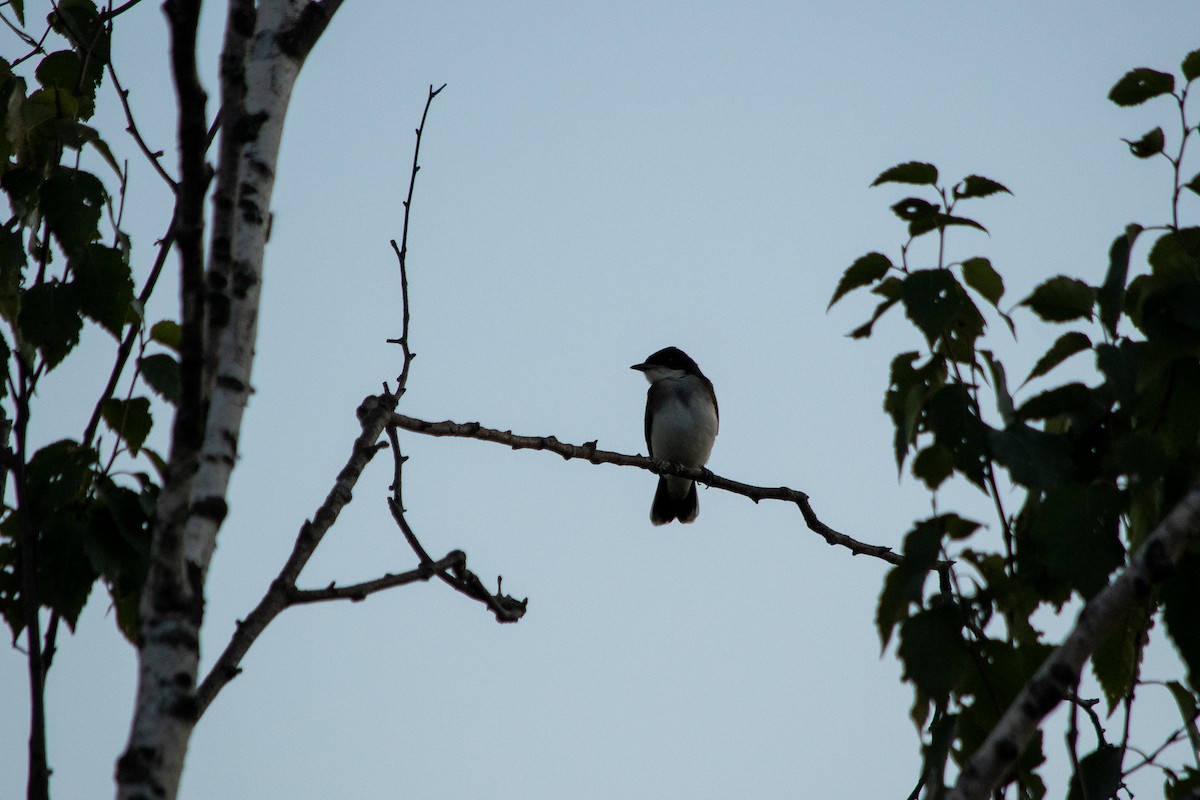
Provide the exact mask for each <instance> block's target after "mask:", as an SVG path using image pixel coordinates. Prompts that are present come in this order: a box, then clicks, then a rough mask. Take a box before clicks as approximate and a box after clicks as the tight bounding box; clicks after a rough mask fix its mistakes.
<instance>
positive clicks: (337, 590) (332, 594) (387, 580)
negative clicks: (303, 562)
mask: <svg viewBox="0 0 1200 800" xmlns="http://www.w3.org/2000/svg"><path fill="white" fill-rule="evenodd" d="M466 563H467V554H466V553H464V552H463V551H462V550H452V551H450V552H449V553H447V554H446V555H444V556H442V557H441V558H440V559H439V560H437V561H430V562H429V563H427V564H422V565H421V566H419V567H417V568H416V569H412V570H409V571H408V572H401V573H399V574H392V573H390V572H389V573H388V574H386V575H384V576H383V577H382V578H376V579H375V580H372V581H363V582H362V583H352V584H349V585H347V586H338V585H337V584H333V583H331V584H329V585H328V586H326V587H325V588H324V589H294V590H293V591H291V592H290V593H289V594H288V605H299V604H301V603H320V602H324V601H328V600H349V601H350V602H352V603H357V602H359V601H360V600H365V599H366V598H367V597H368V596H370V595H373V594H375V593H376V592H382V591H384V590H386V589H392V588H395V587H396V586H404V585H406V584H409V583H416V582H417V581H427V580H429V579H430V578H432V577H433V576H434V575H435V574H436V573H438V572H443V571H445V570H448V569H461V568H462V567H463V566H465V565H466Z"/></svg>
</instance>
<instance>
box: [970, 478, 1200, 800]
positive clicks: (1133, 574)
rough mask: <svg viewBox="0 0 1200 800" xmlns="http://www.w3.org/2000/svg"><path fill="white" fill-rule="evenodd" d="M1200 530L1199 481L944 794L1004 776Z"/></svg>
mask: <svg viewBox="0 0 1200 800" xmlns="http://www.w3.org/2000/svg"><path fill="white" fill-rule="evenodd" d="M1197 531H1200V483H1198V484H1196V485H1194V486H1192V488H1191V489H1190V490H1188V492H1187V494H1186V495H1184V497H1183V499H1182V500H1180V501H1179V503H1178V504H1176V506H1175V508H1173V509H1172V510H1171V513H1170V514H1168V515H1167V516H1166V518H1164V519H1163V521H1162V522H1161V523H1159V525H1158V527H1157V528H1155V529H1154V532H1153V533H1152V534H1151V535H1150V536H1149V538H1147V539H1146V541H1145V542H1144V543H1143V544H1142V546H1141V547H1140V548H1138V550H1137V553H1135V554H1134V557H1133V560H1132V561H1131V562H1130V564H1129V566H1128V567H1127V568H1126V569H1125V571H1124V572H1122V573H1121V574H1120V575H1119V576H1117V578H1115V579H1114V580H1113V582H1112V583H1110V584H1109V585H1108V586H1106V587H1105V588H1104V589H1103V590H1101V591H1100V593H1099V594H1097V595H1096V596H1095V597H1093V598H1092V599H1091V600H1089V601H1088V602H1087V604H1086V605H1084V607H1083V609H1082V610H1081V611H1080V612H1079V616H1078V618H1077V619H1076V621H1075V627H1074V628H1072V629H1071V631H1070V633H1068V634H1067V637H1066V638H1065V639H1064V640H1063V642H1062V644H1060V645H1059V646H1058V649H1056V650H1055V651H1054V653H1053V654H1052V655H1051V656H1050V657H1049V658H1048V659H1046V662H1045V663H1044V664H1042V666H1041V667H1040V668H1039V669H1038V671H1037V672H1036V673H1035V674H1034V676H1033V677H1032V678H1030V680H1029V682H1028V683H1027V684H1025V687H1024V688H1023V689H1022V690H1021V693H1020V694H1018V695H1017V698H1016V699H1015V700H1014V701H1013V703H1012V705H1011V706H1009V708H1008V710H1007V711H1006V712H1004V716H1003V717H1001V718H1000V721H999V722H998V723H997V724H996V727H994V728H993V729H992V731H991V733H990V734H988V737H987V739H986V740H985V741H984V743H983V744H982V745H981V746H980V747H979V749H978V750H977V751H975V753H974V755H972V756H971V758H970V759H969V760H968V761H967V763H966V764H964V765H963V768H962V771H961V772H960V773H959V776H958V783H957V785H956V786H955V787H954V789H953V790H952V791H951V792H950V793H949V794H948V795H947V800H985V798H987V797H988V796H989V795H990V794H991V793H992V792H993V791H994V790H995V789H996V788H997V787H998V786H1000V784H1001V783H1002V782H1003V781H1004V780H1005V778H1006V777H1007V776H1008V774H1009V772H1010V771H1011V769H1012V766H1013V764H1015V763H1016V760H1017V757H1018V756H1019V755H1020V753H1021V750H1022V749H1023V748H1024V747H1025V745H1027V744H1028V743H1029V740H1030V739H1032V738H1033V736H1034V734H1035V733H1036V732H1037V730H1038V728H1039V727H1040V726H1041V722H1042V720H1043V719H1045V717H1046V715H1047V714H1049V713H1050V712H1051V711H1052V710H1053V709H1054V707H1055V706H1057V705H1058V704H1059V702H1060V701H1062V699H1063V698H1064V697H1066V696H1067V693H1068V692H1069V691H1070V689H1071V687H1073V686H1074V685H1075V683H1076V682H1077V681H1078V680H1079V675H1080V673H1081V672H1082V671H1083V667H1084V665H1085V664H1086V663H1087V661H1088V659H1089V658H1091V655H1092V653H1093V652H1094V651H1095V649H1096V648H1097V647H1098V646H1099V645H1100V643H1101V642H1103V641H1104V638H1105V637H1106V636H1107V635H1108V634H1109V633H1110V632H1111V631H1112V629H1113V628H1114V627H1115V626H1116V624H1117V623H1118V622H1119V621H1120V620H1121V619H1122V618H1123V615H1124V614H1125V613H1126V612H1127V611H1128V609H1129V608H1130V606H1132V604H1133V603H1134V602H1136V601H1137V600H1138V599H1140V598H1144V597H1146V595H1147V594H1149V592H1150V590H1151V588H1152V587H1153V586H1154V585H1155V584H1156V583H1158V582H1160V581H1162V580H1163V579H1165V578H1166V577H1167V576H1168V575H1170V573H1171V571H1172V569H1173V568H1174V566H1175V564H1176V563H1177V562H1178V561H1179V559H1180V557H1181V556H1182V555H1183V551H1184V548H1185V546H1186V545H1187V543H1188V540H1189V538H1190V537H1192V536H1195V535H1196V532H1197Z"/></svg>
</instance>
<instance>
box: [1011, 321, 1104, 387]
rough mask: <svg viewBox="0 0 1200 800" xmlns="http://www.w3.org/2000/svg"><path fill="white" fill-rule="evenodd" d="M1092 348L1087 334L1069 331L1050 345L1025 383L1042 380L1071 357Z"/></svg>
mask: <svg viewBox="0 0 1200 800" xmlns="http://www.w3.org/2000/svg"><path fill="white" fill-rule="evenodd" d="M1091 346H1092V340H1091V339H1089V338H1088V335H1087V334H1086V333H1080V332H1079V331H1067V332H1066V333H1064V334H1063V335H1062V336H1060V337H1058V339H1057V340H1056V341H1055V342H1054V344H1052V345H1050V349H1049V350H1047V351H1046V354H1045V355H1043V356H1042V357H1041V358H1039V359H1038V362H1037V363H1036V364H1034V365H1033V371H1032V372H1030V373H1029V377H1028V378H1026V379H1025V383H1029V382H1030V381H1031V380H1033V379H1034V378H1040V377H1041V376H1043V375H1045V374H1046V373H1047V372H1049V371H1050V370H1052V369H1054V368H1055V367H1057V366H1058V365H1059V364H1061V363H1062V362H1064V361H1066V360H1067V359H1068V358H1070V357H1071V356H1073V355H1075V354H1076V353H1079V352H1082V351H1084V350H1087V349H1088V348H1089V347H1091Z"/></svg>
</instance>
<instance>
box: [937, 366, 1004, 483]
mask: <svg viewBox="0 0 1200 800" xmlns="http://www.w3.org/2000/svg"><path fill="white" fill-rule="evenodd" d="M922 423H923V428H924V430H927V431H929V432H930V433H932V434H933V436H934V441H935V442H936V443H937V444H940V445H942V446H943V447H945V448H946V449H947V450H949V451H950V452H951V453H953V455H954V468H955V469H957V470H958V471H959V473H960V474H961V475H962V476H963V477H964V478H966V479H967V480H969V481H971V482H972V483H974V484H975V485H976V486H978V487H980V488H983V486H984V482H985V479H986V461H987V431H988V427H987V426H986V425H985V424H984V423H983V422H982V421H981V420H980V419H979V416H978V414H977V413H976V412H975V406H974V404H973V403H972V401H971V396H970V393H969V392H968V390H967V387H966V386H964V385H963V384H961V383H950V384H946V385H944V386H941V387H939V388H937V389H935V390H934V391H933V392H932V394H930V396H929V397H928V399H927V400H926V401H925V404H924V417H923V419H922Z"/></svg>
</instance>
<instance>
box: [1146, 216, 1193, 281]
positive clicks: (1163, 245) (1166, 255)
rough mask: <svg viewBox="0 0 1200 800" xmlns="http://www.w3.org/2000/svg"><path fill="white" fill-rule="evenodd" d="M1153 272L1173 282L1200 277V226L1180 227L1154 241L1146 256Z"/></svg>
mask: <svg viewBox="0 0 1200 800" xmlns="http://www.w3.org/2000/svg"><path fill="white" fill-rule="evenodd" d="M1146 260H1147V261H1149V262H1150V270H1151V272H1152V273H1153V274H1154V275H1156V276H1160V277H1163V278H1166V279H1167V280H1169V281H1171V282H1179V283H1190V282H1192V281H1195V280H1197V279H1198V278H1200V228H1180V229H1179V230H1177V231H1170V232H1167V233H1164V234H1163V235H1162V236H1160V237H1158V239H1156V240H1155V241H1154V244H1153V245H1152V246H1151V247H1150V253H1149V255H1147V256H1146Z"/></svg>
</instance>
